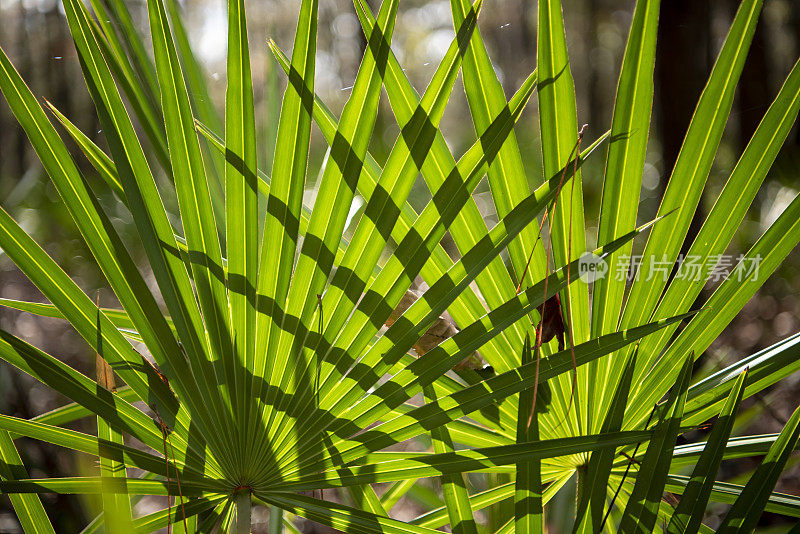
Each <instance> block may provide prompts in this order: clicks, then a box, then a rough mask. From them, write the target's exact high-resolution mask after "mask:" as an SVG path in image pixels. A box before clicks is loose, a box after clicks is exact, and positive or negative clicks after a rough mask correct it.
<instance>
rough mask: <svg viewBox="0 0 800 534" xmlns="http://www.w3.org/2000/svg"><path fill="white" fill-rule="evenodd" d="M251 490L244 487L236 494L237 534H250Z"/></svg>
mask: <svg viewBox="0 0 800 534" xmlns="http://www.w3.org/2000/svg"><path fill="white" fill-rule="evenodd" d="M250 504H251V503H250V491H249V490H247V489H242V490H240V491H239V492H238V493H237V494H236V531H235V532H236V534H250Z"/></svg>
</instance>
